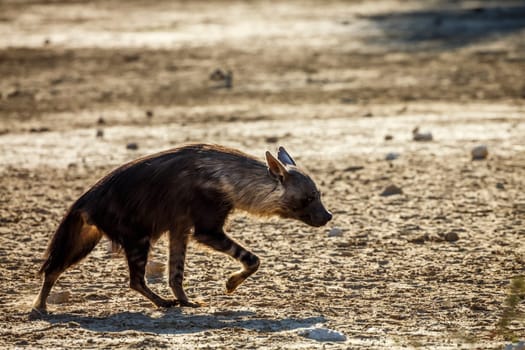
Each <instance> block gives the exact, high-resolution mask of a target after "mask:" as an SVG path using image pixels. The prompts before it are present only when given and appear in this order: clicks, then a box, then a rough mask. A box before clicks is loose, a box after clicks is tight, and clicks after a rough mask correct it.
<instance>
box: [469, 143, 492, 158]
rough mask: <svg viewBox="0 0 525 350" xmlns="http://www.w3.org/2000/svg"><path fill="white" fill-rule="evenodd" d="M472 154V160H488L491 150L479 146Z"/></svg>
mask: <svg viewBox="0 0 525 350" xmlns="http://www.w3.org/2000/svg"><path fill="white" fill-rule="evenodd" d="M470 154H471V155H472V160H483V159H487V156H488V155H489V149H488V148H487V146H485V145H479V146H476V147H474V148H473V149H472V151H471V152H470Z"/></svg>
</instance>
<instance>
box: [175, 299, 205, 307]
mask: <svg viewBox="0 0 525 350" xmlns="http://www.w3.org/2000/svg"><path fill="white" fill-rule="evenodd" d="M178 302H179V305H180V306H181V307H201V306H205V305H206V304H205V303H202V302H192V301H189V300H179V301H178Z"/></svg>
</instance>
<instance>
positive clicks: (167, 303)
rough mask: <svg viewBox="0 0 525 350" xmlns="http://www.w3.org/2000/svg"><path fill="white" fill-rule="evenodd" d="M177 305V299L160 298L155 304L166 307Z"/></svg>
mask: <svg viewBox="0 0 525 350" xmlns="http://www.w3.org/2000/svg"><path fill="white" fill-rule="evenodd" d="M177 305H179V301H178V300H162V301H161V302H159V303H158V304H157V307H165V308H168V307H174V306H177Z"/></svg>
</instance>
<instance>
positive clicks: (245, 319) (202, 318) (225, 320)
mask: <svg viewBox="0 0 525 350" xmlns="http://www.w3.org/2000/svg"><path fill="white" fill-rule="evenodd" d="M44 320H46V321H48V322H49V323H50V324H51V325H56V326H58V325H64V326H67V327H80V328H83V329H87V330H90V331H94V332H126V331H138V332H146V333H153V334H190V333H199V332H203V331H207V330H215V329H223V328H242V329H246V330H252V331H257V332H281V331H291V330H294V329H299V328H306V327H310V326H313V325H315V324H317V323H324V322H326V319H325V318H324V317H323V316H316V317H305V318H296V317H294V318H282V319H278V318H270V317H259V316H258V315H257V313H255V312H252V311H242V310H241V311H226V312H215V313H211V314H185V313H184V312H182V311H180V310H167V311H166V312H165V313H163V314H162V315H161V316H160V317H153V316H150V315H147V314H144V313H140V312H121V313H116V314H113V315H111V316H108V317H104V318H102V317H89V316H84V315H75V314H59V315H53V314H50V315H46V316H45V317H44Z"/></svg>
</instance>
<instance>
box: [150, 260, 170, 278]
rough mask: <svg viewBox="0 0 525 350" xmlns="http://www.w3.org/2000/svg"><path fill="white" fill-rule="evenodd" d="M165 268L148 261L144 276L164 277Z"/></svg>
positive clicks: (162, 265)
mask: <svg viewBox="0 0 525 350" xmlns="http://www.w3.org/2000/svg"><path fill="white" fill-rule="evenodd" d="M164 270H165V266H164V264H163V263H160V262H156V261H149V262H148V264H147V265H146V274H147V276H148V277H153V278H158V277H162V276H163V275H164Z"/></svg>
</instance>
